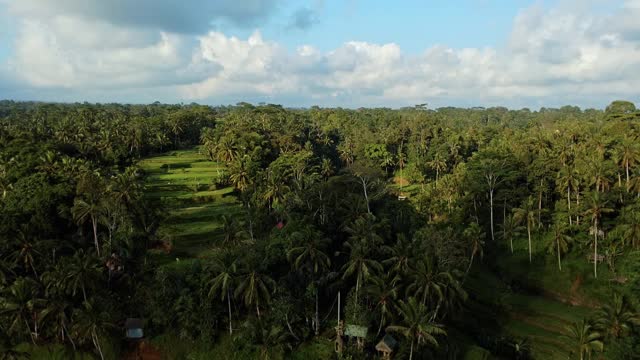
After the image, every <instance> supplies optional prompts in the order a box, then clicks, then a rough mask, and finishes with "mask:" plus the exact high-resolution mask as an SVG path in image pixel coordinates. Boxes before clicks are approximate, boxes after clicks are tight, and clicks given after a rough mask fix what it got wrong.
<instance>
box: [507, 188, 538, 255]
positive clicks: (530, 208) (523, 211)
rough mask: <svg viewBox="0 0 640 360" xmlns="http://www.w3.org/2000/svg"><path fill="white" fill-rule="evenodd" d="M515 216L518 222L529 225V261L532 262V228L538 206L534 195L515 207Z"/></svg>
mask: <svg viewBox="0 0 640 360" xmlns="http://www.w3.org/2000/svg"><path fill="white" fill-rule="evenodd" d="M513 216H514V218H515V219H516V221H517V222H518V224H522V223H525V224H526V226H527V236H528V239H529V262H531V254H532V246H531V229H532V228H533V227H534V226H535V224H536V208H535V205H534V203H533V197H531V196H529V197H528V198H527V200H525V201H524V202H523V203H522V205H521V206H520V207H519V208H515V209H513Z"/></svg>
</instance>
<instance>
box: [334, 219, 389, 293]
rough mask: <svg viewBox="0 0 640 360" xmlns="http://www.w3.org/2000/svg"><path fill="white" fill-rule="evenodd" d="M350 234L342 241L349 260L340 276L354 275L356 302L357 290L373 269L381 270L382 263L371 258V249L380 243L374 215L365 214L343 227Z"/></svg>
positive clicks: (380, 239)
mask: <svg viewBox="0 0 640 360" xmlns="http://www.w3.org/2000/svg"><path fill="white" fill-rule="evenodd" d="M345 231H346V232H347V233H348V234H350V236H349V240H347V241H346V242H345V243H344V247H345V248H347V249H348V252H349V260H348V261H347V263H346V264H344V266H343V267H342V273H343V275H342V278H343V279H346V278H348V277H351V276H354V275H355V277H356V293H355V301H356V303H357V302H358V291H359V289H360V286H362V285H363V284H364V282H365V280H366V279H368V278H369V277H370V276H371V275H372V272H373V271H378V272H381V271H382V265H381V264H380V263H379V262H378V261H377V260H375V259H374V258H373V254H372V252H373V249H374V248H375V247H376V246H378V245H379V244H381V243H382V238H381V237H380V236H379V235H378V234H377V233H376V231H377V229H376V224H375V216H373V215H371V214H365V215H364V216H361V217H359V218H358V219H356V220H355V221H354V222H353V223H352V224H351V225H350V226H348V227H346V228H345Z"/></svg>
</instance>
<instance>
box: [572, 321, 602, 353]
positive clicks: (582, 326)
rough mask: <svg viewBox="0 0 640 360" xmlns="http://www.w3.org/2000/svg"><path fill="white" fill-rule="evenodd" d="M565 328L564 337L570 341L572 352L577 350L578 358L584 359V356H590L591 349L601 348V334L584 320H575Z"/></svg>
mask: <svg viewBox="0 0 640 360" xmlns="http://www.w3.org/2000/svg"><path fill="white" fill-rule="evenodd" d="M566 330H567V334H566V335H565V337H566V338H567V339H568V340H569V341H570V346H571V348H572V349H573V351H572V353H573V352H574V351H575V352H577V353H578V356H579V357H580V360H584V358H585V356H589V358H590V357H591V353H592V352H593V351H602V350H603V348H604V344H603V342H602V335H601V334H600V333H599V332H597V331H596V330H595V329H594V328H593V326H592V325H591V324H589V323H588V322H587V321H586V320H582V321H580V322H575V323H573V324H571V325H570V326H567V329H566Z"/></svg>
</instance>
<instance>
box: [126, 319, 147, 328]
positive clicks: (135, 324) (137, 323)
mask: <svg viewBox="0 0 640 360" xmlns="http://www.w3.org/2000/svg"><path fill="white" fill-rule="evenodd" d="M124 327H125V329H142V328H143V327H144V321H142V319H138V318H128V319H127V320H126V321H125V322H124Z"/></svg>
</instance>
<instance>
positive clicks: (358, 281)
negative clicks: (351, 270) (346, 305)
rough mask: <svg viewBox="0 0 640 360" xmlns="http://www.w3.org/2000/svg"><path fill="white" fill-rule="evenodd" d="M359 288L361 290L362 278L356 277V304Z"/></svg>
mask: <svg viewBox="0 0 640 360" xmlns="http://www.w3.org/2000/svg"><path fill="white" fill-rule="evenodd" d="M358 288H360V276H359V275H358V276H356V304H357V303H358Z"/></svg>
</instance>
